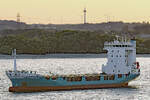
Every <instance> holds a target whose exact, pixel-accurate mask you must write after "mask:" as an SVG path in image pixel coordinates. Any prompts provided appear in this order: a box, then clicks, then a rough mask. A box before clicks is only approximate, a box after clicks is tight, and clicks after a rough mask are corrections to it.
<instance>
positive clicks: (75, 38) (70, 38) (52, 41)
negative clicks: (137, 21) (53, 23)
mask: <svg viewBox="0 0 150 100" xmlns="http://www.w3.org/2000/svg"><path fill="white" fill-rule="evenodd" d="M5 32H6V34H5ZM15 33H16V34H15ZM114 39H115V35H114V34H104V33H103V32H89V31H71V30H64V31H48V30H39V29H32V30H7V31H4V32H3V34H2V35H1V36H0V53H1V54H11V51H12V49H14V48H16V49H17V53H19V54H48V53H104V52H105V51H104V50H103V45H104V42H105V41H112V40H114ZM149 43H150V39H146V40H144V39H137V52H138V53H150V46H149Z"/></svg>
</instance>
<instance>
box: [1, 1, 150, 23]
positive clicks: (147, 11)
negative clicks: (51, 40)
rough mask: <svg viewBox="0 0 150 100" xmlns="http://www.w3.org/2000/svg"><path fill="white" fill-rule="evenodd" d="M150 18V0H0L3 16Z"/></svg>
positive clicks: (46, 20)
mask: <svg viewBox="0 0 150 100" xmlns="http://www.w3.org/2000/svg"><path fill="white" fill-rule="evenodd" d="M85 7H86V9H87V22H88V23H100V22H107V21H124V22H143V21H150V0H0V13H1V14H0V20H16V16H17V13H19V14H20V16H21V17H20V19H21V21H22V22H26V23H29V24H31V23H36V24H37V23H41V24H50V23H51V24H77V23H83V9H84V8H85Z"/></svg>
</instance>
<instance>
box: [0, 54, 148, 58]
mask: <svg viewBox="0 0 150 100" xmlns="http://www.w3.org/2000/svg"><path fill="white" fill-rule="evenodd" d="M106 57H107V55H106V54H105V53H102V54H45V55H33V54H18V55H17V59H48V58H106ZM136 57H150V54H137V55H136ZM12 58H13V57H12V56H11V55H4V54H0V59H12Z"/></svg>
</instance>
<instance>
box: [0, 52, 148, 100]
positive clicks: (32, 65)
mask: <svg viewBox="0 0 150 100" xmlns="http://www.w3.org/2000/svg"><path fill="white" fill-rule="evenodd" d="M103 57H104V55H83V54H82V55H77V56H76V55H59V54H58V55H52V56H49V55H48V56H47V55H46V56H36V55H34V56H31V55H30V56H29V55H23V56H20V57H19V59H17V68H18V70H33V71H37V72H39V73H41V74H47V73H49V72H50V71H51V72H52V73H55V74H79V73H81V74H85V73H100V72H101V66H102V64H105V63H106V61H107V59H106V58H103ZM10 58H11V57H10V56H5V55H0V100H149V99H150V55H149V56H145V55H140V56H139V57H137V61H139V62H140V65H141V75H140V77H138V78H137V79H136V80H133V81H132V82H130V83H129V86H130V87H128V88H110V89H92V90H73V91H51V92H38V93H11V92H8V87H9V86H11V82H10V80H9V79H8V78H7V76H6V75H5V71H6V70H11V69H13V59H10Z"/></svg>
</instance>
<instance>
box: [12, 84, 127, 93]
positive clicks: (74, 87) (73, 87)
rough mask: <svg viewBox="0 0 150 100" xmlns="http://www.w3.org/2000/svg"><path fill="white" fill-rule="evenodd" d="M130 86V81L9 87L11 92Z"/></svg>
mask: <svg viewBox="0 0 150 100" xmlns="http://www.w3.org/2000/svg"><path fill="white" fill-rule="evenodd" d="M125 86H128V83H122V84H100V85H75V86H46V87H9V92H43V91H61V90H84V89H99V88H119V87H125Z"/></svg>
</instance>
